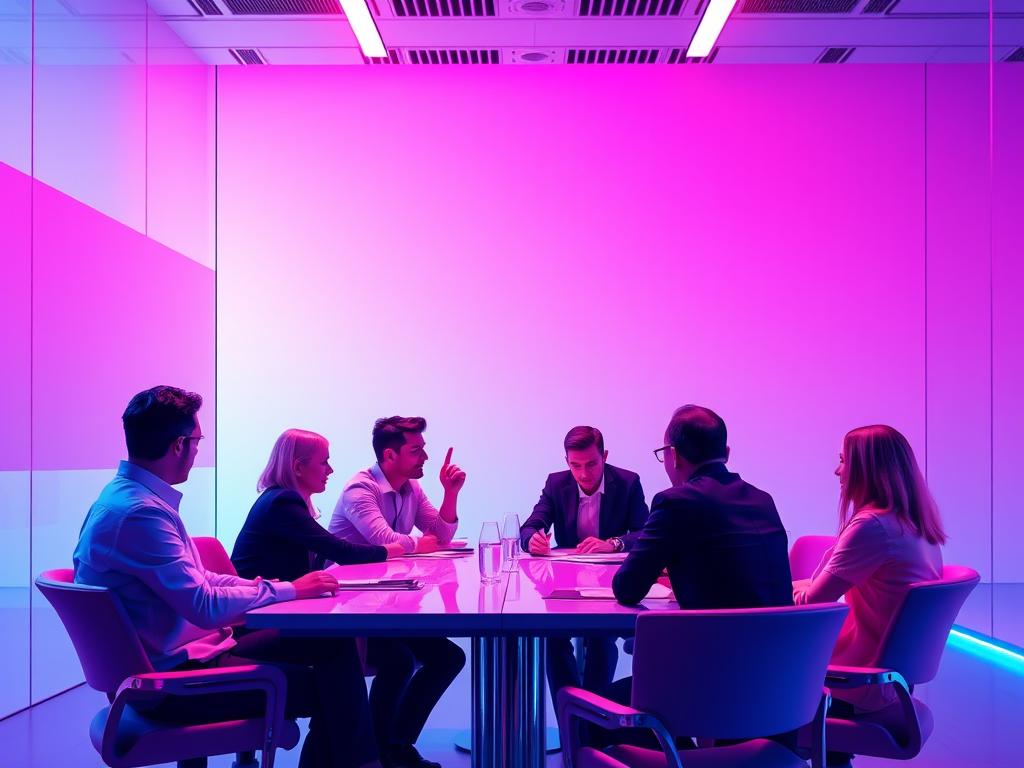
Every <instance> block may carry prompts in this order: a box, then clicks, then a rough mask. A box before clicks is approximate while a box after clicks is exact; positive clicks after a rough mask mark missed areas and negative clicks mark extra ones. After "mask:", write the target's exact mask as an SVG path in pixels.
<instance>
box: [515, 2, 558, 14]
mask: <svg viewBox="0 0 1024 768" xmlns="http://www.w3.org/2000/svg"><path fill="white" fill-rule="evenodd" d="M519 7H520V8H522V9H523V10H524V11H529V12H530V13H547V12H548V11H550V10H551V9H552V8H554V5H552V4H551V3H549V2H546V0H526V2H525V3H523V4H522V5H521V6H519Z"/></svg>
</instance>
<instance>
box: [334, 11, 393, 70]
mask: <svg viewBox="0 0 1024 768" xmlns="http://www.w3.org/2000/svg"><path fill="white" fill-rule="evenodd" d="M339 2H340V3H341V9H342V10H343V11H345V18H346V19H348V23H349V24H350V25H351V27H352V31H353V32H354V33H355V36H356V40H358V41H359V47H360V49H362V51H363V55H364V56H366V57H367V58H370V59H386V58H387V57H388V49H387V48H386V47H385V46H384V41H383V40H382V39H381V36H380V31H379V30H378V29H377V24H376V22H374V20H373V16H371V15H370V9H369V8H368V7H367V5H366V0H339Z"/></svg>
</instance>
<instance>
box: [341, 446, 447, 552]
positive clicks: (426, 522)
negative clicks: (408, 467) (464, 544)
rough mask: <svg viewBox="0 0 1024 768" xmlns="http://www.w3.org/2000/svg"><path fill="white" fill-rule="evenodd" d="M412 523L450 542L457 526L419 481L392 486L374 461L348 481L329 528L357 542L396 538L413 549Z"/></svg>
mask: <svg viewBox="0 0 1024 768" xmlns="http://www.w3.org/2000/svg"><path fill="white" fill-rule="evenodd" d="M413 526H415V527H417V528H419V529H420V530H421V531H422V532H423V533H431V534H433V535H435V536H437V539H438V541H439V542H440V543H441V544H447V543H448V542H450V541H451V540H452V537H453V536H455V529H456V528H458V524H457V523H447V522H445V521H444V520H442V519H441V515H440V513H439V512H438V511H437V508H436V507H435V506H434V505H433V504H431V503H430V500H429V499H428V498H427V495H426V494H425V493H424V492H423V489H422V488H421V487H420V484H419V483H418V482H416V481H415V480H407V481H406V482H405V483H404V484H403V485H402V487H401V488H399V489H395V488H392V487H391V483H389V482H388V479H387V477H385V476H384V472H383V471H382V470H381V468H380V465H379V464H374V465H373V466H372V467H370V468H369V469H366V470H363V471H362V472H360V473H358V474H357V475H356V476H355V477H353V478H352V479H351V480H349V481H348V484H347V485H346V486H345V490H344V491H342V493H341V498H339V499H338V504H337V506H336V507H335V508H334V515H333V516H332V517H331V523H330V531H331V533H333V534H334V535H335V536H340V537H341V538H343V539H345V540H346V541H351V542H353V543H355V544H377V545H380V546H384V545H387V544H392V543H395V542H397V543H399V544H401V545H402V547H403V549H405V551H406V552H412V551H413V550H414V549H415V548H416V541H415V539H414V538H413V537H412V536H410V535H409V534H410V533H412V529H413Z"/></svg>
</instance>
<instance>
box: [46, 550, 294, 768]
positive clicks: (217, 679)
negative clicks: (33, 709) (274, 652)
mask: <svg viewBox="0 0 1024 768" xmlns="http://www.w3.org/2000/svg"><path fill="white" fill-rule="evenodd" d="M36 586H37V587H38V588H39V591H40V592H42V593H43V596H44V597H46V599H47V600H48V601H49V602H50V604H51V605H52V606H53V607H54V608H55V609H56V611H57V615H58V616H60V619H61V621H62V622H64V627H65V629H67V631H68V634H69V635H70V636H71V642H72V643H73V644H74V646H75V651H76V652H77V653H78V660H79V661H80V662H81V664H82V670H83V671H84V672H85V680H86V682H87V683H89V685H90V686H91V687H93V688H95V689H96V690H98V691H102V692H103V693H105V694H107V697H108V698H109V699H110V700H111V705H110V706H109V707H104V708H103V709H102V710H100V712H99V713H97V715H96V717H94V718H93V721H92V725H91V726H90V728H89V735H90V737H91V738H92V743H93V746H94V747H96V750H97V751H98V752H99V753H100V756H101V757H102V758H103V762H105V763H106V764H107V765H109V766H111V768H135V766H143V765H153V764H154V763H166V762H177V763H178V765H179V766H181V767H182V768H200V767H201V766H205V765H206V757H207V756H209V755H221V754H230V753H232V752H235V753H245V752H251V751H254V750H256V749H262V750H263V754H262V761H261V766H262V768H272V766H273V763H274V752H275V750H276V749H277V748H278V747H282V748H284V749H291V748H292V747H294V746H295V745H296V744H297V743H298V740H299V729H298V726H296V724H295V722H294V721H291V720H286V719H285V717H284V705H285V695H286V681H285V677H284V674H283V673H282V672H281V671H280V670H279V669H276V668H275V667H270V666H264V665H255V664H253V665H247V666H241V667H225V668H221V669H203V670H194V671H186V672H155V671H154V670H153V667H152V665H151V664H150V663H149V659H148V658H147V656H146V654H145V651H144V650H143V648H142V644H141V642H140V641H139V637H138V635H137V634H136V633H135V629H134V627H132V625H131V622H130V621H129V619H128V616H127V614H126V613H125V611H124V608H123V607H122V606H121V603H120V602H119V601H118V600H117V598H116V596H115V595H114V594H113V593H111V592H110V591H109V590H108V589H106V588H104V587H91V586H86V585H83V584H75V583H74V571H72V570H71V569H70V568H62V569H58V570H52V571H46V572H45V573H43V574H42V575H41V576H40V577H39V578H38V579H36ZM233 692H258V693H262V694H263V695H264V696H265V701H266V706H265V709H264V712H263V714H262V716H260V717H255V718H250V719H245V720H227V721H223V722H195V723H180V722H174V723H168V722H162V721H158V720H154V719H152V718H148V717H146V716H145V715H144V714H142V711H141V710H143V709H144V708H145V706H146V705H147V704H150V703H153V702H156V701H159V700H162V699H164V698H165V697H167V696H189V697H192V696H196V697H198V696H205V695H210V694H220V693H233Z"/></svg>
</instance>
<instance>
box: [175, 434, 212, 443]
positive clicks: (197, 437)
mask: <svg viewBox="0 0 1024 768" xmlns="http://www.w3.org/2000/svg"><path fill="white" fill-rule="evenodd" d="M179 437H180V438H181V440H182V442H185V443H187V442H188V441H189V440H195V441H197V442H198V441H199V440H205V439H206V435H179Z"/></svg>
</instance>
